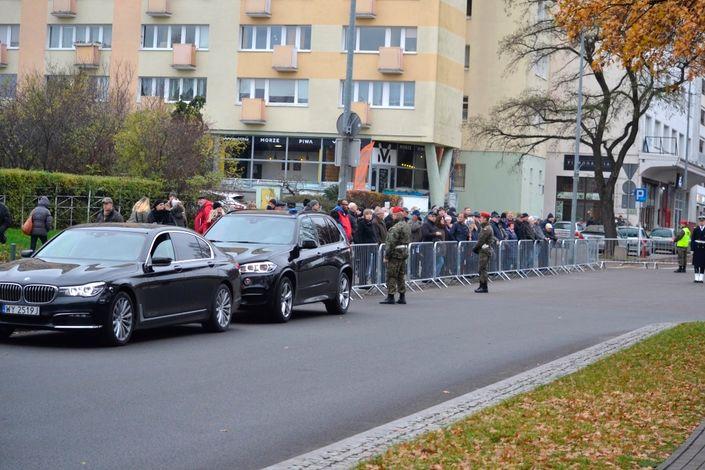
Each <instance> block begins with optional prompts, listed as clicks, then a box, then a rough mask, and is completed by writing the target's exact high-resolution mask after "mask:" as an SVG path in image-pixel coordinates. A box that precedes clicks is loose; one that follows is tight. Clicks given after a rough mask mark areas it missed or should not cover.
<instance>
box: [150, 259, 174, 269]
mask: <svg viewBox="0 0 705 470" xmlns="http://www.w3.org/2000/svg"><path fill="white" fill-rule="evenodd" d="M172 261H174V260H172V259H171V258H167V257H156V258H152V266H159V267H166V266H171V262H172Z"/></svg>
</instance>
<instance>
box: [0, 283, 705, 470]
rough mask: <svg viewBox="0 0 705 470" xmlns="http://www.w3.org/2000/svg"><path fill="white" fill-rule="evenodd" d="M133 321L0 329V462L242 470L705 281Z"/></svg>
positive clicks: (531, 359)
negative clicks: (64, 328) (6, 333)
mask: <svg viewBox="0 0 705 470" xmlns="http://www.w3.org/2000/svg"><path fill="white" fill-rule="evenodd" d="M490 289H491V290H492V292H491V294H490V295H476V294H473V293H472V292H471V290H470V289H469V288H451V289H446V290H442V291H441V290H429V291H427V292H426V293H424V294H423V295H413V294H412V295H410V296H409V302H410V304H409V305H407V306H406V307H403V306H396V305H395V306H380V305H378V304H377V302H378V301H379V300H380V298H379V297H377V298H373V299H369V300H366V301H364V302H355V303H354V304H353V306H352V307H351V311H350V312H349V313H348V315H346V316H344V317H336V316H329V315H326V314H325V313H323V310H322V309H320V308H318V307H315V308H308V309H298V317H297V318H295V319H294V320H292V321H291V322H290V323H288V324H285V325H275V324H267V323H262V322H258V321H257V320H256V319H254V318H246V319H245V320H240V321H238V322H237V323H235V324H233V328H232V330H230V331H229V332H227V333H224V334H206V333H203V332H202V331H201V329H200V328H199V327H196V326H193V327H192V326H185V327H178V328H169V329H162V330H157V331H149V332H144V333H141V334H137V335H136V337H135V338H134V342H133V343H131V344H130V345H128V346H127V347H123V348H116V349H104V348H100V347H98V346H96V344H95V343H94V342H92V341H90V340H88V339H86V338H84V337H81V336H75V335H66V334H61V333H36V334H35V333H32V334H26V335H23V336H19V337H13V338H12V339H10V340H9V341H8V342H6V343H1V344H0V400H1V403H2V406H1V407H0V468H1V469H3V470H5V469H23V470H26V469H34V468H51V469H63V468H69V469H74V468H101V469H103V468H115V469H125V468H169V469H194V468H199V469H211V468H233V469H235V468H236V469H248V468H258V467H262V466H266V465H269V464H274V463H277V462H279V461H282V460H285V459H287V458H291V457H294V456H296V455H299V454H301V453H304V452H307V451H311V450H314V449H317V448H319V447H322V446H324V445H327V444H330V443H332V442H335V441H338V440H340V439H343V438H346V437H349V436H351V435H353V434H356V433H358V432H362V431H365V430H367V429H370V428H372V427H375V426H377V425H380V424H383V423H386V422H388V421H391V420H394V419H397V418H400V417H403V416H406V415H409V414H411V413H414V412H416V411H419V410H421V409H424V408H427V407H429V406H432V405H434V404H437V403H440V402H442V401H445V400H448V399H450V398H452V397H454V396H457V395H462V394H464V393H467V392H469V391H472V390H474V389H476V388H479V387H482V386H484V385H487V384H490V383H493V382H496V381H498V380H500V379H503V378H506V377H509V376H512V375H514V374H516V373H519V372H521V371H524V370H527V369H530V368H532V367H535V366H536V365H538V364H542V363H545V362H549V361H551V360H554V359H557V358H559V357H562V356H564V355H567V354H570V353H572V352H575V351H578V350H580V349H583V348H585V347H588V346H590V345H593V344H596V343H599V342H601V341H604V340H605V339H607V338H611V337H614V336H617V335H620V334H622V333H625V332H627V331H631V330H633V329H635V328H639V327H641V326H644V325H646V324H649V323H655V322H663V321H683V320H705V309H704V308H703V301H704V300H705V287H704V286H703V285H695V284H693V283H692V275H683V274H673V273H672V272H671V271H670V270H660V271H646V270H613V271H607V272H595V273H584V274H571V275H562V276H557V277H551V278H541V279H528V280H520V281H511V282H501V283H495V284H493V285H491V286H490Z"/></svg>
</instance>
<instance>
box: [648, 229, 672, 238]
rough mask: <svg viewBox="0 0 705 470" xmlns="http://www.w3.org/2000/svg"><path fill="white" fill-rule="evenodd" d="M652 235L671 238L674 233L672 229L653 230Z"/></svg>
mask: <svg viewBox="0 0 705 470" xmlns="http://www.w3.org/2000/svg"><path fill="white" fill-rule="evenodd" d="M651 236H652V237H667V238H671V237H673V233H671V231H670V230H654V231H653V232H651Z"/></svg>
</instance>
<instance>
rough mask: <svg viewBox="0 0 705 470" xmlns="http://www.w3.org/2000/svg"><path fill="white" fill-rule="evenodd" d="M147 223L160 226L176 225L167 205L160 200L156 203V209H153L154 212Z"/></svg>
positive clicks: (150, 214)
mask: <svg viewBox="0 0 705 470" xmlns="http://www.w3.org/2000/svg"><path fill="white" fill-rule="evenodd" d="M147 222H148V223H150V224H159V225H176V221H175V220H174V216H173V215H172V214H171V212H170V211H169V209H167V207H166V203H165V202H164V201H162V200H159V199H158V200H157V201H155V202H154V208H153V209H152V212H150V213H149V217H148V218H147Z"/></svg>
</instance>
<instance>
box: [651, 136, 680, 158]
mask: <svg viewBox="0 0 705 470" xmlns="http://www.w3.org/2000/svg"><path fill="white" fill-rule="evenodd" d="M642 151H643V153H652V154H658V155H678V154H679V153H678V139H676V138H675V137H651V136H647V137H644V143H643V145H642Z"/></svg>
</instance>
